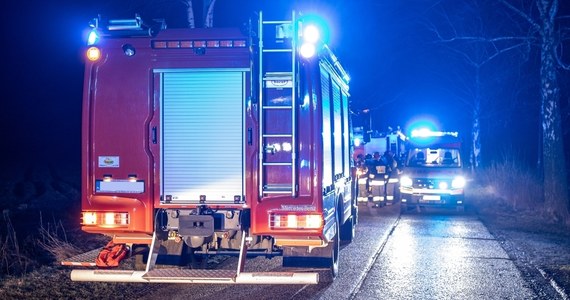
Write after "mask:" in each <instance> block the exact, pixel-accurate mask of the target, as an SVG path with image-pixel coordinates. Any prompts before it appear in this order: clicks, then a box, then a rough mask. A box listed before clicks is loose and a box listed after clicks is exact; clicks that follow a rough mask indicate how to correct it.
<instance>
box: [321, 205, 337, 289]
mask: <svg viewBox="0 0 570 300" xmlns="http://www.w3.org/2000/svg"><path fill="white" fill-rule="evenodd" d="M337 220H339V217H338V212H337ZM336 226H337V227H336V228H337V234H335V236H334V238H333V240H332V241H330V242H329V245H328V246H327V248H330V249H328V250H329V255H330V257H329V258H328V260H329V270H328V271H326V272H325V273H324V274H323V275H324V276H323V278H322V279H321V281H322V282H333V281H334V279H335V278H336V277H337V276H338V257H339V253H340V239H339V233H340V231H339V230H340V226H339V222H338V221H337V222H336Z"/></svg>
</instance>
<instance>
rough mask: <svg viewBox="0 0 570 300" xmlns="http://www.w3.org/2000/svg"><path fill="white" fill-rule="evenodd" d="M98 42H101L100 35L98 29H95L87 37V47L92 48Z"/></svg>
mask: <svg viewBox="0 0 570 300" xmlns="http://www.w3.org/2000/svg"><path fill="white" fill-rule="evenodd" d="M97 42H99V33H98V32H97V29H93V30H91V31H90V32H89V35H88V36H87V45H88V46H92V45H95V44H96V43H97Z"/></svg>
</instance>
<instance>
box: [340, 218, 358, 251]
mask: <svg viewBox="0 0 570 300" xmlns="http://www.w3.org/2000/svg"><path fill="white" fill-rule="evenodd" d="M355 220H356V217H355V216H354V215H352V216H350V218H349V219H348V220H346V222H344V224H342V226H341V227H340V241H341V243H342V244H343V245H348V244H350V243H352V240H353V239H354V235H355V233H356V226H354V225H355V223H356V222H355Z"/></svg>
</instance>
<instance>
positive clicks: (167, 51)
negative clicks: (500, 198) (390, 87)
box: [62, 12, 358, 284]
mask: <svg viewBox="0 0 570 300" xmlns="http://www.w3.org/2000/svg"><path fill="white" fill-rule="evenodd" d="M316 24H317V23H313V22H312V21H311V19H309V18H307V17H304V16H302V15H301V14H298V13H295V12H293V13H289V14H287V15H286V16H285V17H279V18H273V17H266V16H265V14H264V13H263V12H259V13H258V14H256V17H255V18H254V19H252V21H250V24H249V26H248V28H247V29H246V30H245V31H241V30H239V29H232V28H229V29H228V28H208V29H188V28H186V29H166V26H165V25H164V24H159V23H158V24H154V23H153V24H146V23H145V22H143V21H142V20H141V19H140V18H138V17H137V18H135V19H132V20H108V21H105V20H101V19H96V20H94V22H93V24H92V27H93V31H92V34H91V35H90V39H89V43H90V46H89V48H88V49H86V53H87V58H88V59H87V61H86V69H85V85H84V103H83V104H84V106H83V130H82V132H83V137H82V151H83V153H82V163H83V166H82V212H81V225H82V230H84V231H86V232H88V233H94V234H103V235H106V236H108V237H110V238H111V241H110V242H109V244H108V245H107V246H106V247H103V248H99V249H95V250H94V251H92V252H89V253H85V254H82V255H80V256H77V257H73V258H70V259H68V260H66V261H64V262H62V264H63V265H68V266H75V267H77V266H79V267H81V268H75V269H74V270H73V271H72V272H71V278H72V280H76V281H115V282H161V283H164V282H170V283H173V282H174V283H279V284H314V283H317V282H318V280H319V274H321V275H323V274H324V275H326V276H328V277H332V278H334V277H335V276H336V275H337V274H338V263H339V245H340V243H341V242H346V243H348V242H351V241H352V239H353V237H354V233H355V226H356V223H357V209H358V206H357V205H356V200H355V197H354V195H353V191H352V189H353V184H352V178H351V171H352V169H351V168H352V165H351V154H352V153H351V147H350V145H349V141H350V140H351V136H350V134H351V130H350V127H349V125H350V122H349V109H348V103H349V93H348V80H349V77H348V75H347V73H346V72H345V70H344V69H343V67H342V66H341V65H340V63H339V61H338V59H337V58H336V56H335V55H334V54H333V53H332V51H331V50H330V48H329V47H328V46H327V45H326V44H324V43H323V42H322V41H321V40H320V39H319V36H318V33H319V32H318V27H317V26H316ZM101 246H103V245H101ZM211 255H229V256H232V255H233V256H236V257H238V260H239V261H238V267H237V269H234V270H204V269H196V268H188V267H181V266H180V265H185V263H184V262H187V261H191V260H192V259H195V258H197V257H204V256H206V257H207V256H211ZM251 256H265V257H268V258H271V257H273V256H282V257H283V267H284V268H283V269H280V270H277V271H275V270H274V272H270V273H255V272H247V268H246V264H245V261H246V257H251ZM127 258H131V260H134V261H135V263H134V266H135V268H130V269H128V268H127V264H126V263H125V261H126V260H127ZM162 264H174V265H175V266H173V267H171V268H163V267H161V268H156V267H155V266H156V265H162ZM114 266H117V267H116V268H113V267H114ZM298 266H301V267H306V269H301V270H303V271H299V270H300V269H299V268H296V269H295V270H297V271H295V272H293V271H290V270H291V269H289V268H287V267H298ZM86 267H87V268H86ZM101 267H103V269H102V268H101Z"/></svg>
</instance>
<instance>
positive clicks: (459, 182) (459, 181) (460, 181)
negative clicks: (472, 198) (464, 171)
mask: <svg viewBox="0 0 570 300" xmlns="http://www.w3.org/2000/svg"><path fill="white" fill-rule="evenodd" d="M451 187H452V188H454V189H462V188H464V187H465V178H464V177H463V176H457V177H455V178H453V181H452V182H451Z"/></svg>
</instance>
